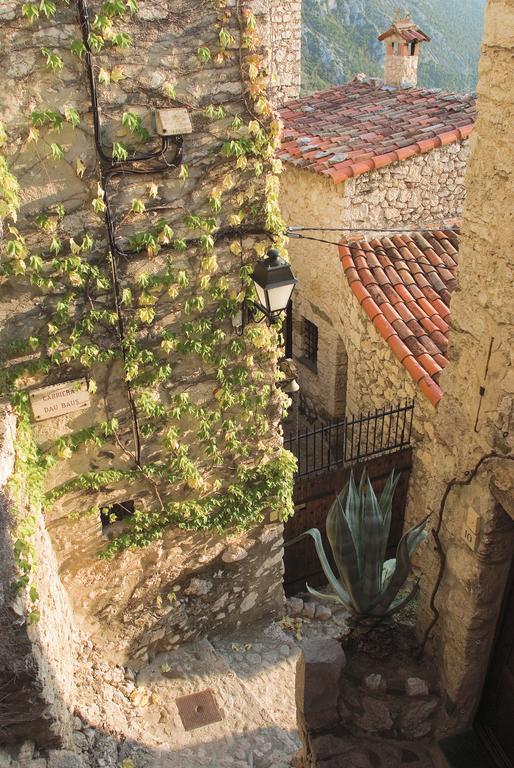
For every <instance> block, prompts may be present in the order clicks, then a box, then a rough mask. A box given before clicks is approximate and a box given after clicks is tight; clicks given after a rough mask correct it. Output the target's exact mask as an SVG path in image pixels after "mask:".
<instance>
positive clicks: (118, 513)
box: [100, 499, 135, 533]
mask: <svg viewBox="0 0 514 768" xmlns="http://www.w3.org/2000/svg"><path fill="white" fill-rule="evenodd" d="M134 510H135V506H134V501H133V500H132V499H131V500H130V501H121V502H119V504H113V505H112V506H110V507H102V509H101V511H100V521H101V523H102V533H105V532H106V531H107V529H108V528H109V526H111V525H113V523H117V522H118V521H119V520H125V519H126V518H127V517H130V516H131V515H133V514H134Z"/></svg>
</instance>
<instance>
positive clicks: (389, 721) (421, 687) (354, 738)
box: [295, 624, 440, 768]
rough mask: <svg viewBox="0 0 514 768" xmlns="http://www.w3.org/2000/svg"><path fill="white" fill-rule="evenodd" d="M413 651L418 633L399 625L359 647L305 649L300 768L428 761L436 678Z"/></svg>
mask: <svg viewBox="0 0 514 768" xmlns="http://www.w3.org/2000/svg"><path fill="white" fill-rule="evenodd" d="M375 634H377V631H376V630H375ZM364 638H366V639H364ZM370 638H372V639H370ZM413 645H414V643H413V636H412V629H410V630H409V629H408V628H407V627H405V626H402V625H399V624H398V625H395V626H394V628H391V627H389V628H385V627H383V628H382V632H380V630H379V631H378V636H377V637H374V638H373V632H371V633H369V634H368V636H367V637H366V636H364V637H361V639H360V641H359V640H355V641H352V640H351V638H346V639H345V640H344V641H343V643H341V641H338V640H335V639H326V638H320V639H316V640H310V641H308V642H306V643H305V644H304V649H303V653H302V656H301V657H300V659H299V661H298V663H297V668H296V691H295V692H296V706H297V719H298V729H299V732H300V736H301V739H302V742H303V748H302V750H301V751H300V752H299V753H298V754H297V756H296V762H295V766H296V768H317V766H319V768H336V767H337V768H338V766H341V765H344V766H347V768H361V766H362V768H364V767H365V768H368V767H369V766H374V768H382V767H383V768H392V766H396V765H400V764H402V765H403V764H404V763H410V762H412V763H415V764H417V761H418V760H420V761H421V760H422V758H423V757H424V758H426V757H427V752H428V749H427V746H428V745H427V741H428V740H429V739H430V736H431V734H432V733H433V729H434V721H435V716H436V713H437V710H438V707H439V703H440V702H439V699H438V696H437V690H436V686H435V682H434V675H433V671H432V670H431V669H430V668H429V667H428V666H427V665H426V664H423V663H419V661H418V662H417V661H415V659H414V657H413V655H412V648H413ZM421 764H424V761H423V762H421ZM428 764H429V763H427V765H428Z"/></svg>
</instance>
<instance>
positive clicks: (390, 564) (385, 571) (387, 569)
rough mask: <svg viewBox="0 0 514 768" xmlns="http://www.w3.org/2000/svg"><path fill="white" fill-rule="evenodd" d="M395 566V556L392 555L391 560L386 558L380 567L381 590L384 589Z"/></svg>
mask: <svg viewBox="0 0 514 768" xmlns="http://www.w3.org/2000/svg"><path fill="white" fill-rule="evenodd" d="M395 568H396V558H395V557H393V558H391V560H386V561H385V563H384V566H383V568H382V590H384V589H385V588H386V587H387V585H388V583H389V580H390V578H391V576H392V575H393V573H394V569H395Z"/></svg>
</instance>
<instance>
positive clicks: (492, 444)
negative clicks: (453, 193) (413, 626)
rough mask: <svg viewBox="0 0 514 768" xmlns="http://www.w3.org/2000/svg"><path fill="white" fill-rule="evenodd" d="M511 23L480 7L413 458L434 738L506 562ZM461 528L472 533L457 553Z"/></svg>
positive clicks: (474, 668)
mask: <svg viewBox="0 0 514 768" xmlns="http://www.w3.org/2000/svg"><path fill="white" fill-rule="evenodd" d="M513 24H514V6H513V4H512V2H505V0H491V2H490V3H489V4H488V6H487V9H486V15H485V33H484V41H483V48H482V58H481V64H480V78H479V86H478V122H477V125H476V128H475V131H474V134H473V137H472V152H471V157H470V163H469V169H468V174H467V177H466V188H467V199H466V207H465V212H464V226H463V236H462V242H461V248H460V254H461V255H460V269H459V286H460V290H459V291H458V292H456V293H455V295H454V297H453V299H452V318H453V330H452V335H451V343H450V349H449V354H450V365H449V366H448V368H447V369H446V371H445V372H444V374H443V375H442V382H441V384H442V388H443V390H444V393H445V394H444V398H443V399H442V401H441V403H440V405H439V408H438V412H437V417H436V419H435V421H434V425H433V426H434V439H433V441H432V443H431V450H430V452H429V453H428V452H426V451H425V452H423V453H421V452H419V451H418V452H416V454H415V462H414V473H413V476H412V481H411V491H412V493H411V505H412V506H414V505H416V506H418V507H419V506H421V507H424V508H425V509H427V510H428V511H429V512H432V515H433V518H432V523H431V527H437V528H438V529H440V530H439V538H440V543H441V548H442V553H444V557H445V561H444V563H443V567H442V570H441V559H440V557H439V556H438V553H437V551H435V542H434V541H432V542H431V544H430V545H427V546H426V548H425V550H424V553H423V556H422V558H423V560H422V566H423V568H424V570H425V578H424V579H423V580H422V593H421V598H420V611H419V631H420V636H424V633H425V631H426V630H427V629H428V628H429V627H430V625H431V624H432V622H433V621H434V620H435V619H437V614H435V613H434V612H433V611H432V610H431V608H430V601H431V599H434V602H435V607H436V609H437V611H438V612H439V614H440V615H439V617H438V620H437V621H436V624H435V626H434V627H433V628H432V631H431V635H430V642H429V645H428V647H429V648H431V649H432V651H433V652H434V654H435V656H436V658H437V663H438V667H439V670H440V684H441V688H442V690H443V692H444V694H445V717H444V719H443V721H442V723H441V729H442V730H443V731H445V732H452V731H459V730H462V729H464V728H466V727H467V726H468V725H469V724H470V723H471V721H472V719H473V716H474V713H475V711H476V708H477V705H478V702H479V698H480V693H481V688H482V685H483V681H484V678H485V674H486V670H487V665H488V659H489V657H490V652H491V648H492V643H493V639H494V635H495V628H496V624H497V621H498V614H499V609H500V604H501V601H502V596H503V593H504V588H505V584H506V579H507V575H508V573H509V568H510V566H511V563H512V552H513V542H514V524H513V522H512V520H513V519H514V509H513V508H512V499H513V498H514V494H513V489H514V461H513V460H512V457H513V455H514V450H513V448H514V444H513V431H512V425H513V417H514V409H513V398H514V375H513V368H512V348H513V342H514V335H513V328H514V314H513V304H512V259H511V255H510V254H511V251H512V227H511V222H510V221H509V217H508V216H506V215H505V201H507V200H512V198H513V196H514V185H513V184H514V182H513V173H512V171H513V161H514V153H513V150H512V143H511V130H510V124H511V122H512V117H513V112H514V101H513V93H514V89H513V82H512V67H511V62H512V54H513V49H512V37H511V36H509V35H510V33H509V30H511V29H512V25H513ZM449 483H451V484H452V485H451V486H450V487H449V486H448V484H449ZM448 491H449V493H448ZM466 525H468V526H469V525H471V527H472V528H474V531H473V530H472V534H473V535H472V536H471V538H470V539H469V537H468V541H469V543H467V542H466V540H465V538H464V528H465V526H466ZM441 579H442V580H441ZM437 585H439V586H438V589H437V592H436V594H435V597H433V592H434V589H435V587H436V586H437Z"/></svg>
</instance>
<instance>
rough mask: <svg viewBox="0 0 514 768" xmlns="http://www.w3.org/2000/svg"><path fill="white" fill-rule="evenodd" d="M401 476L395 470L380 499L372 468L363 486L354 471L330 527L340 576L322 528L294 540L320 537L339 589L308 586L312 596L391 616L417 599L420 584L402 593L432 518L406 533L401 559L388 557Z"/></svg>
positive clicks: (361, 612) (361, 614) (362, 613)
mask: <svg viewBox="0 0 514 768" xmlns="http://www.w3.org/2000/svg"><path fill="white" fill-rule="evenodd" d="M398 479H399V475H398V476H396V477H395V473H394V471H393V472H391V475H390V477H389V479H388V481H387V484H386V486H385V488H384V490H383V492H382V495H381V496H380V501H378V500H377V497H376V495H375V492H374V490H373V486H372V485H371V481H370V479H369V477H368V474H367V472H366V470H364V471H363V473H362V475H361V479H360V483H359V486H358V487H357V486H356V484H355V481H354V479H353V472H352V474H351V476H350V480H349V482H348V483H347V484H346V485H345V487H344V488H343V490H342V491H341V493H340V494H339V495H338V496H337V497H336V499H335V501H334V503H333V504H332V506H331V507H330V511H329V513H328V516H327V522H326V531H327V536H328V540H329V543H330V547H331V549H332V554H333V556H334V561H335V563H336V566H337V570H338V571H339V578H337V576H336V575H335V573H334V571H333V570H332V568H331V566H330V563H329V561H328V558H327V556H326V554H325V550H324V547H323V541H322V537H321V533H320V532H319V530H318V529H317V528H310V529H309V530H308V531H305V533H302V534H300V536H297V537H296V538H295V539H293V540H292V541H291V542H289V544H294V543H295V542H296V541H298V540H299V539H302V538H303V537H304V536H311V537H312V538H313V539H314V543H315V545H316V551H317V553H318V557H319V559H320V562H321V565H322V567H323V571H324V572H325V576H326V577H327V580H328V582H329V584H330V586H331V587H332V590H333V592H332V593H328V594H323V593H321V592H318V591H317V590H315V589H312V588H311V587H309V586H307V589H308V590H309V592H310V593H311V595H314V596H315V597H317V598H320V599H322V600H330V601H332V602H335V603H341V604H342V605H344V606H345V607H346V608H348V609H349V611H350V612H351V613H352V614H353V615H354V616H355V617H358V618H368V617H369V618H371V617H386V616H391V615H392V614H393V613H395V612H396V611H399V610H400V609H401V608H403V607H404V606H405V605H407V603H408V602H409V601H410V600H412V598H413V597H414V595H415V594H416V592H417V590H418V585H417V583H416V584H415V585H414V587H413V588H412V590H411V591H410V592H409V594H408V595H407V596H405V597H400V598H398V597H397V595H398V592H399V590H400V589H401V587H402V586H403V584H404V583H405V581H406V579H407V576H408V575H409V573H410V570H411V557H412V554H413V552H414V550H415V549H416V547H417V546H418V545H419V544H420V543H421V542H422V541H423V540H424V539H425V538H426V532H425V526H426V523H427V520H428V518H425V520H423V521H422V522H421V523H418V525H415V526H414V527H413V528H411V529H410V530H409V531H407V533H405V534H404V536H403V537H402V539H401V540H400V543H399V544H398V548H397V551H396V558H393V559H392V560H384V558H385V553H386V547H387V540H388V538H389V530H390V527H391V514H392V506H393V496H394V492H395V489H396V485H397V483H398Z"/></svg>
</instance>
